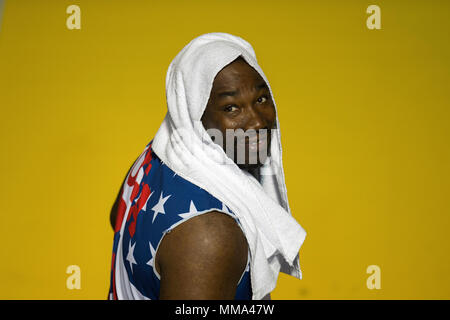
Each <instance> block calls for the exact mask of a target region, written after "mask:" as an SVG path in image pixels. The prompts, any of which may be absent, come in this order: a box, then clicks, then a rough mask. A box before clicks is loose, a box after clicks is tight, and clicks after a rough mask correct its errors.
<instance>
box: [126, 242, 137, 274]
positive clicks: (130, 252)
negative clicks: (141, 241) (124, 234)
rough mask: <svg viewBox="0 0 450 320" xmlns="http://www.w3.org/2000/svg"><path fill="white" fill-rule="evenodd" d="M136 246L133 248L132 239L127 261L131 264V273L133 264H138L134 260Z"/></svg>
mask: <svg viewBox="0 0 450 320" xmlns="http://www.w3.org/2000/svg"><path fill="white" fill-rule="evenodd" d="M135 246H136V242H135V243H134V244H133V246H131V239H130V242H129V244H128V254H127V261H128V262H129V263H130V268H131V273H133V264H137V262H136V260H134V247H135Z"/></svg>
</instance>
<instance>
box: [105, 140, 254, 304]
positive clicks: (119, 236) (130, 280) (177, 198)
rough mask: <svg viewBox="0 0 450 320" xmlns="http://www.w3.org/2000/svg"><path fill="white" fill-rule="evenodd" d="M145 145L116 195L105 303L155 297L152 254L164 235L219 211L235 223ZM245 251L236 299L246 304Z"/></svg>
mask: <svg viewBox="0 0 450 320" xmlns="http://www.w3.org/2000/svg"><path fill="white" fill-rule="evenodd" d="M151 143H152V142H150V143H149V144H148V145H147V146H146V147H145V150H144V152H143V153H142V154H141V155H140V157H139V158H138V159H137V160H136V162H135V163H134V165H133V167H132V168H131V169H130V172H129V173H128V175H127V177H126V179H125V182H124V184H123V186H122V188H121V191H120V203H119V206H118V211H117V220H116V226H115V230H114V243H113V254H112V265H111V283H110V290H109V295H108V299H110V300H116V299H126V300H143V299H144V300H156V299H159V288H160V275H159V274H158V272H157V271H156V268H155V256H156V252H157V251H158V247H159V245H160V243H161V240H162V239H163V237H164V235H165V234H166V233H168V232H170V231H171V230H172V229H173V228H175V227H176V226H178V225H179V224H181V223H183V222H184V221H187V220H188V219H190V218H192V217H195V216H198V215H201V214H203V213H207V212H210V211H220V212H223V213H225V214H228V215H230V216H231V217H233V218H234V219H235V220H236V222H237V223H238V224H239V226H240V223H239V219H238V218H237V217H236V216H235V215H234V214H233V212H232V211H231V210H230V209H229V208H228V207H227V206H226V205H225V204H224V203H222V202H221V201H219V200H218V199H216V198H215V197H213V196H212V195H211V194H209V193H208V192H207V191H206V190H204V189H202V188H200V187H198V186H197V185H195V184H193V183H191V182H189V181H187V180H186V179H184V178H182V177H180V176H178V175H177V174H176V173H175V172H174V171H172V170H171V169H170V168H169V167H167V166H166V165H165V164H164V163H163V162H162V161H161V160H160V159H159V158H158V156H157V155H156V154H155V153H154V152H153V150H152V148H151ZM251 298H252V291H251V283H250V253H248V259H247V267H246V269H245V270H244V272H243V273H242V276H241V278H240V280H239V283H238V286H237V290H236V295H235V299H236V300H251Z"/></svg>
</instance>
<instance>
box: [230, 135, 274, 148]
mask: <svg viewBox="0 0 450 320" xmlns="http://www.w3.org/2000/svg"><path fill="white" fill-rule="evenodd" d="M267 142H268V141H267V134H264V135H259V136H255V137H247V139H245V137H244V138H240V139H238V141H237V146H238V147H246V148H247V147H248V148H249V150H250V151H257V150H258V149H259V148H262V147H265V146H267Z"/></svg>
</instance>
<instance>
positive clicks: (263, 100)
mask: <svg viewBox="0 0 450 320" xmlns="http://www.w3.org/2000/svg"><path fill="white" fill-rule="evenodd" d="M257 101H258V103H264V102H266V101H267V97H266V96H261V97H259V98H258V100H257Z"/></svg>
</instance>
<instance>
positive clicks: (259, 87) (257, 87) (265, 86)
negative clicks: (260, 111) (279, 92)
mask: <svg viewBox="0 0 450 320" xmlns="http://www.w3.org/2000/svg"><path fill="white" fill-rule="evenodd" d="M255 89H256V90H258V91H259V90H262V89H269V87H268V86H267V83H265V82H263V83H260V84H258V85H256V86H255Z"/></svg>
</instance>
